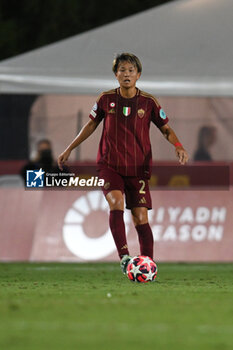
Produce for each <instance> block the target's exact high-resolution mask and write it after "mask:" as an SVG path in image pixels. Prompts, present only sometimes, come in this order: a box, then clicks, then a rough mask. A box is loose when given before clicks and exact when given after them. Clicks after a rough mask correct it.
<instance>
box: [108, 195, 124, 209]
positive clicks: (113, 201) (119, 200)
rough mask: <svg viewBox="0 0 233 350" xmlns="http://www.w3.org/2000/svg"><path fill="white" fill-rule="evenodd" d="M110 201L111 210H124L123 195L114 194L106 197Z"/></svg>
mask: <svg viewBox="0 0 233 350" xmlns="http://www.w3.org/2000/svg"><path fill="white" fill-rule="evenodd" d="M106 199H107V201H108V204H109V207H110V210H124V198H123V195H119V194H117V195H114V194H113V193H109V194H108V195H107V196H106Z"/></svg>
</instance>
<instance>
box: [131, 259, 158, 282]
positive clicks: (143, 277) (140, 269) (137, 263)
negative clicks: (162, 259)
mask: <svg viewBox="0 0 233 350" xmlns="http://www.w3.org/2000/svg"><path fill="white" fill-rule="evenodd" d="M157 270H158V269H157V266H156V263H155V262H154V261H153V260H152V259H151V258H149V256H142V255H139V256H135V257H133V258H132V259H131V260H130V261H129V263H128V265H127V270H126V271H127V276H128V278H129V279H130V281H133V282H141V283H146V282H152V281H154V280H155V278H156V276H157Z"/></svg>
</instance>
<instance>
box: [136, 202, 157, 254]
mask: <svg viewBox="0 0 233 350" xmlns="http://www.w3.org/2000/svg"><path fill="white" fill-rule="evenodd" d="M131 213H132V218H133V223H134V226H135V228H136V230H137V233H138V239H139V244H140V253H141V255H146V256H149V257H150V258H151V259H153V248H154V240H153V234H152V230H151V227H150V225H149V223H148V209H147V208H146V207H136V208H132V209H131Z"/></svg>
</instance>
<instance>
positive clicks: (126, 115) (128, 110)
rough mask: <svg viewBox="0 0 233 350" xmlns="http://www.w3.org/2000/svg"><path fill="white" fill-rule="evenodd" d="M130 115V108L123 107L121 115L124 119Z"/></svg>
mask: <svg viewBox="0 0 233 350" xmlns="http://www.w3.org/2000/svg"><path fill="white" fill-rule="evenodd" d="M130 113H131V107H123V114H124V116H125V117H128V116H129V115H130Z"/></svg>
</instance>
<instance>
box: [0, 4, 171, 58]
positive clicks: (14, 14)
mask: <svg viewBox="0 0 233 350" xmlns="http://www.w3.org/2000/svg"><path fill="white" fill-rule="evenodd" d="M171 1H174V0H123V1H111V0H110V1H109V0H85V1H84V0H0V33H1V35H0V60H3V59H6V58H9V57H12V56H15V55H18V54H20V53H23V52H26V51H30V50H33V49H36V48H38V47H41V46H44V45H48V44H50V43H53V42H56V41H58V40H61V39H64V38H68V37H70V36H72V35H76V34H79V33H82V32H84V31H87V30H89V29H92V28H95V27H98V26H101V25H104V24H106V23H110V22H112V21H115V20H117V19H120V18H124V17H127V16H129V15H132V14H135V13H137V12H140V11H143V10H146V9H149V8H151V7H154V6H158V5H161V4H163V3H166V2H171Z"/></svg>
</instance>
